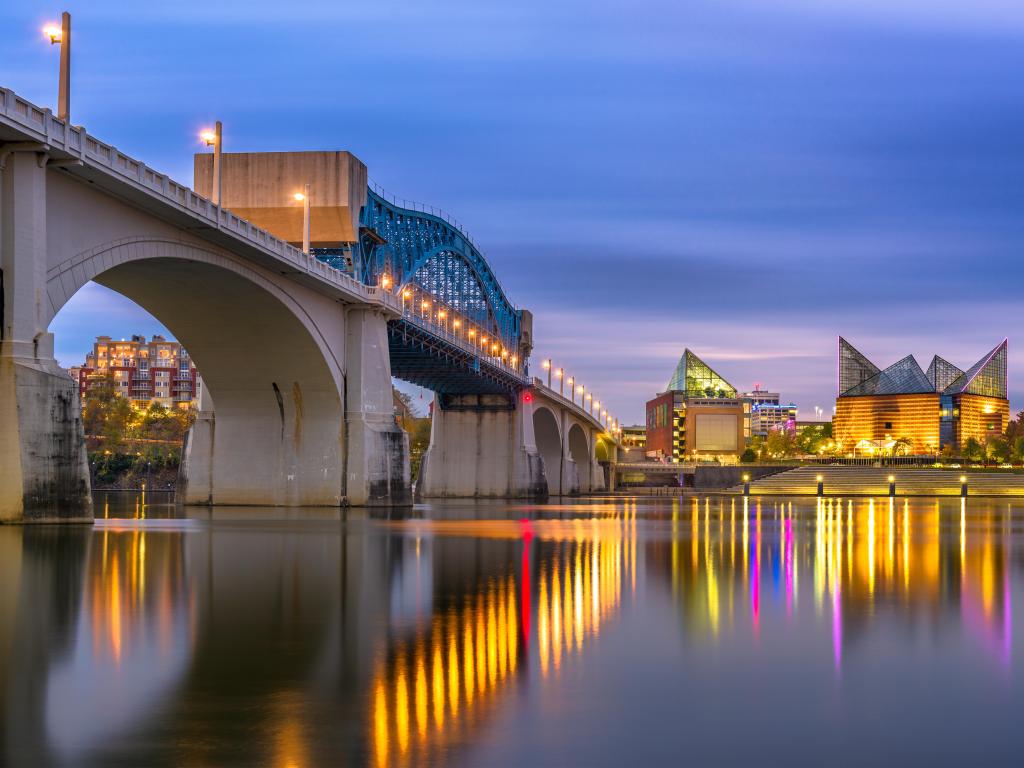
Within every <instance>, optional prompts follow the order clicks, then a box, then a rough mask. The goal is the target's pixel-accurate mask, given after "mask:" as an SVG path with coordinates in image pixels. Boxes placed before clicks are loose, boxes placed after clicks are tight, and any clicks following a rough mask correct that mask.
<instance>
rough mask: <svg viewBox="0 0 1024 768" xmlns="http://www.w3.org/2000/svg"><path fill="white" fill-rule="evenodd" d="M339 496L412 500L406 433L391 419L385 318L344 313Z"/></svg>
mask: <svg viewBox="0 0 1024 768" xmlns="http://www.w3.org/2000/svg"><path fill="white" fill-rule="evenodd" d="M345 328H346V343H345V349H346V355H345V385H344V387H345V436H344V443H345V447H346V451H345V497H346V499H347V501H348V503H349V504H354V505H360V506H364V505H365V506H381V505H384V506H402V505H408V504H412V493H411V480H410V469H409V436H408V435H407V434H406V433H405V430H403V429H402V428H401V427H399V426H398V424H397V423H396V422H395V405H394V399H393V397H394V396H393V394H392V385H391V362H390V359H389V357H388V331H387V318H386V317H385V315H384V313H383V312H381V311H380V310H379V309H369V308H351V309H349V310H348V312H347V313H346V316H345Z"/></svg>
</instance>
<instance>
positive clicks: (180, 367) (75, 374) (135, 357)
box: [68, 336, 198, 408]
mask: <svg viewBox="0 0 1024 768" xmlns="http://www.w3.org/2000/svg"><path fill="white" fill-rule="evenodd" d="M68 372H69V374H71V376H72V378H74V379H76V380H77V381H78V388H79V392H80V394H81V395H82V396H83V397H84V396H85V394H86V392H87V391H88V390H89V387H90V386H95V385H96V383H97V382H98V381H100V380H102V379H105V378H107V377H108V376H109V377H110V378H111V379H112V380H113V382H114V387H115V388H116V390H117V393H118V394H119V395H121V396H122V397H126V398H128V399H129V400H131V401H132V402H133V403H135V404H137V405H148V404H149V403H151V402H157V403H160V404H161V405H164V406H167V407H168V408H188V407H190V406H192V405H195V404H196V401H197V399H198V374H197V372H196V368H195V366H194V365H193V364H192V358H190V357H189V354H188V352H186V351H185V349H184V348H183V347H182V346H181V344H179V343H178V342H176V341H168V340H167V339H165V338H164V337H163V336H153V337H152V338H151V339H150V340H149V341H147V340H146V337H145V336H132V338H131V340H125V339H121V340H120V341H117V340H115V339H112V338H110V337H109V336H97V337H96V342H95V343H94V344H93V347H92V352H89V353H88V354H87V355H86V356H85V364H84V365H81V366H76V367H74V368H70V369H69V371H68Z"/></svg>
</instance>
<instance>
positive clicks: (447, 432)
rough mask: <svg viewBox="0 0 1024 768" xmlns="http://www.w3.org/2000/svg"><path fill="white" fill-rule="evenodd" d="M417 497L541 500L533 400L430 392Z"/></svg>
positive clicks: (543, 485)
mask: <svg viewBox="0 0 1024 768" xmlns="http://www.w3.org/2000/svg"><path fill="white" fill-rule="evenodd" d="M416 493H417V496H419V497H421V498H501V499H517V498H526V499H546V498H547V496H548V482H547V479H546V478H545V476H544V462H543V460H542V459H541V457H540V454H539V453H538V452H537V446H536V444H535V441H534V435H533V408H532V402H529V401H527V400H526V399H524V398H518V399H517V398H514V397H510V396H508V395H435V396H434V411H433V419H432V424H431V430H430V447H429V448H428V449H427V452H426V453H425V454H424V456H423V463H422V465H421V467H420V476H419V480H418V482H417V486H416Z"/></svg>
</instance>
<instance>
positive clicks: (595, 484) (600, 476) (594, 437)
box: [587, 429, 606, 493]
mask: <svg viewBox="0 0 1024 768" xmlns="http://www.w3.org/2000/svg"><path fill="white" fill-rule="evenodd" d="M600 439H601V433H600V432H598V431H597V430H596V429H591V430H590V456H589V457H588V458H589V462H588V463H589V464H590V466H589V467H588V468H587V471H588V472H590V492H591V493H595V492H597V491H603V490H605V487H606V483H605V478H604V467H602V466H601V462H600V461H598V460H597V441H598V440H600Z"/></svg>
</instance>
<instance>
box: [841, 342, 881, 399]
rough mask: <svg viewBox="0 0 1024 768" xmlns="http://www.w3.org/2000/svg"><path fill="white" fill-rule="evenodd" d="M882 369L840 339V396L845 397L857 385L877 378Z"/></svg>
mask: <svg viewBox="0 0 1024 768" xmlns="http://www.w3.org/2000/svg"><path fill="white" fill-rule="evenodd" d="M879 371H880V369H879V367H878V366H877V365H875V364H874V363H872V362H871V361H870V360H868V359H867V358H866V357H864V355H862V354H861V353H860V352H858V351H857V350H856V349H855V348H854V346H853V345H852V344H851V343H850V342H848V341H847V340H846V339H844V338H843V337H842V336H840V337H839V394H840V395H845V394H847V393H848V392H849V391H850V390H851V389H853V388H854V387H856V386H857V385H859V384H861V383H863V382H865V381H867V380H868V379H870V378H871V377H872V376H876V375H877V374H878V373H879Z"/></svg>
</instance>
